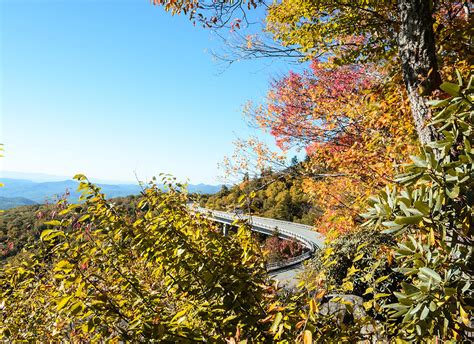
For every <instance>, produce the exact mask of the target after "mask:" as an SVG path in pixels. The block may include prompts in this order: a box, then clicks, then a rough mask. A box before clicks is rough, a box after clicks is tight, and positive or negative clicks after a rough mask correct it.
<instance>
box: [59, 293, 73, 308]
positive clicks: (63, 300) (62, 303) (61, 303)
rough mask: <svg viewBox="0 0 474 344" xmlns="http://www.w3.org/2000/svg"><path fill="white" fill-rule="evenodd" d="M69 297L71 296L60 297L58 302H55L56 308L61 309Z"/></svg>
mask: <svg viewBox="0 0 474 344" xmlns="http://www.w3.org/2000/svg"><path fill="white" fill-rule="evenodd" d="M71 299H72V296H66V297H63V298H62V299H60V300H59V301H58V303H57V304H56V310H58V311H60V310H61V309H63V308H64V307H65V306H66V305H67V304H68V302H69V301H70V300H71Z"/></svg>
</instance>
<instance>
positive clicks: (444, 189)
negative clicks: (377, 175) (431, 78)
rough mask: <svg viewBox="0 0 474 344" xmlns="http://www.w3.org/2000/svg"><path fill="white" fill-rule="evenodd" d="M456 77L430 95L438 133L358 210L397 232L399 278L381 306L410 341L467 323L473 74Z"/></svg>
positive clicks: (473, 185)
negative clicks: (438, 95) (437, 96)
mask: <svg viewBox="0 0 474 344" xmlns="http://www.w3.org/2000/svg"><path fill="white" fill-rule="evenodd" d="M458 81H459V83H458V84H453V83H443V84H442V85H441V89H442V90H444V91H445V92H446V93H448V94H449V95H450V96H451V97H450V98H448V99H444V100H441V101H434V102H432V105H433V106H434V107H437V108H440V109H441V111H439V112H438V113H437V114H436V115H435V117H434V118H433V122H432V125H433V126H435V128H436V129H437V132H438V135H439V138H438V140H437V141H435V142H431V143H430V144H428V145H427V146H426V147H424V149H423V152H422V154H421V155H420V156H418V157H413V158H412V160H413V164H412V165H410V166H408V167H407V169H406V173H405V174H404V175H401V176H399V178H398V182H399V184H400V185H401V187H400V188H393V189H391V190H390V189H387V190H386V191H384V192H382V193H381V194H380V196H379V197H377V198H374V199H373V200H372V208H371V209H369V212H368V213H367V214H366V215H365V216H366V218H367V219H368V221H367V223H366V226H368V227H376V228H378V227H382V228H385V229H387V231H388V232H390V233H394V234H397V235H399V236H400V239H399V240H398V241H399V243H398V245H397V248H396V253H395V255H396V260H397V264H398V266H399V267H398V269H397V271H399V272H401V273H403V275H404V276H405V278H406V281H405V282H403V283H402V289H401V290H400V291H399V292H395V293H394V295H395V296H396V297H397V299H398V301H397V302H396V303H393V304H391V305H388V306H387V309H388V312H389V314H390V316H391V317H392V318H395V319H398V321H400V322H401V323H400V324H398V323H397V326H396V328H395V329H392V330H393V331H395V332H396V333H398V334H399V335H402V336H403V337H405V338H407V339H410V340H426V339H429V338H433V337H438V338H441V339H453V338H454V339H467V338H466V336H467V333H468V332H471V335H472V333H473V332H472V331H473V330H474V329H473V328H472V326H473V322H472V309H473V304H474V303H473V301H474V300H473V296H474V292H473V289H472V285H471V284H472V281H473V277H474V259H473V239H474V237H473V230H474V212H473V208H474V150H473V144H474V125H473V123H474V104H473V102H474V78H473V77H472V76H471V77H470V79H469V81H468V82H467V83H465V82H464V81H463V80H462V77H461V75H459V73H458ZM471 339H472V337H471Z"/></svg>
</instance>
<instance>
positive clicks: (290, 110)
mask: <svg viewBox="0 0 474 344" xmlns="http://www.w3.org/2000/svg"><path fill="white" fill-rule="evenodd" d="M153 4H155V5H157V6H161V7H163V8H164V9H165V10H166V11H168V12H170V13H171V14H180V13H183V14H185V15H187V16H189V18H190V20H191V21H192V22H194V23H195V24H196V23H199V24H202V25H203V26H204V27H205V28H208V29H212V30H231V31H232V32H234V33H236V35H237V37H238V38H240V39H241V42H240V44H234V45H233V46H232V47H231V48H232V54H230V55H227V56H226V57H225V59H227V61H228V62H230V63H234V62H236V61H238V60H241V59H244V58H248V59H252V58H289V59H294V60H293V61H294V62H297V63H298V62H299V63H301V64H302V65H301V66H299V67H301V68H298V70H299V72H290V73H288V74H287V75H284V76H281V77H279V78H275V80H274V81H273V82H272V83H271V85H270V87H269V90H268V93H267V97H266V99H265V101H264V102H262V103H260V104H250V105H249V106H247V107H246V108H245V111H246V116H247V118H250V119H251V121H252V123H253V124H254V125H256V126H258V127H259V128H261V129H262V130H263V131H264V132H266V133H269V134H270V135H272V136H273V137H274V139H275V142H276V144H277V146H278V147H279V149H280V150H281V151H276V152H274V151H271V150H270V149H269V148H268V147H266V146H265V145H264V144H263V143H261V142H258V141H257V140H255V139H254V138H251V139H248V140H246V139H245V138H243V139H242V140H240V141H238V142H237V144H236V151H237V153H236V154H235V155H234V156H233V157H232V158H230V159H226V160H225V162H224V166H225V168H226V169H227V171H228V172H229V173H235V172H238V173H241V174H242V173H243V174H244V176H245V177H244V179H243V181H242V183H240V184H239V185H237V186H234V187H231V188H224V189H223V190H222V191H221V192H220V193H219V194H218V195H216V196H211V197H209V198H207V200H206V199H203V200H202V201H203V202H204V201H205V202H206V206H209V207H215V208H223V209H225V208H227V207H231V208H232V207H235V203H237V207H239V208H241V209H246V210H250V211H251V212H255V213H259V214H264V215H266V216H272V217H279V218H285V219H289V220H293V221H299V222H305V223H311V222H312V224H313V225H314V228H315V230H317V231H320V232H322V233H325V234H326V237H327V238H328V240H327V242H326V245H325V246H324V248H323V249H321V250H320V251H319V252H317V254H316V255H315V257H314V258H313V259H312V261H310V262H309V263H308V264H306V266H305V269H304V272H303V274H302V276H301V283H300V284H299V286H298V288H297V289H296V290H292V291H289V290H281V289H279V288H278V286H277V285H275V284H274V283H273V282H272V280H271V279H269V278H268V275H267V273H266V271H265V264H264V259H263V254H262V251H261V247H260V245H259V244H258V242H256V241H255V240H254V239H253V236H252V235H251V233H250V231H249V228H248V225H247V224H246V223H245V222H236V223H235V225H236V227H237V228H238V229H237V232H236V234H235V235H231V236H223V235H221V233H220V231H219V229H218V228H217V225H216V224H215V223H212V222H211V221H209V220H208V219H206V218H205V217H204V216H201V215H199V214H195V213H193V212H190V211H189V208H188V207H187V203H188V202H189V201H190V198H189V197H188V195H187V194H186V193H185V192H183V191H182V188H181V185H179V184H177V183H176V182H175V180H173V179H172V178H170V177H166V176H165V177H163V182H164V183H165V184H166V185H167V186H168V191H167V192H162V191H160V190H159V189H158V188H157V186H156V185H155V184H154V182H152V183H150V184H149V185H148V186H147V188H146V189H145V190H144V193H143V196H142V197H141V198H140V200H137V202H132V203H128V205H127V206H125V205H124V204H116V203H114V202H111V201H109V200H107V199H106V198H105V196H104V195H103V194H101V192H100V190H99V189H98V188H97V187H95V186H94V185H93V184H91V183H89V182H88V180H87V179H86V177H85V176H83V175H78V176H76V179H77V180H78V181H79V182H80V186H79V189H80V191H81V192H82V193H83V196H82V202H83V203H82V204H80V205H78V204H68V203H67V202H64V201H63V202H59V203H58V204H57V205H51V207H52V209H51V211H50V212H49V213H48V221H47V222H45V223H44V225H46V226H47V229H46V230H43V231H42V232H41V234H39V233H38V232H39V230H40V228H38V229H35V230H34V231H36V232H35V234H36V235H38V234H39V240H38V241H36V242H35V243H33V246H34V248H32V249H31V250H29V251H27V252H23V256H22V259H21V260H13V261H12V263H9V264H6V265H5V266H2V268H1V270H0V298H1V299H0V317H1V319H2V320H1V322H2V327H1V329H0V331H1V332H0V333H1V338H2V339H3V340H5V341H9V342H17V341H39V342H55V341H70V342H78V343H79V342H100V341H108V340H110V341H114V342H120V341H124V342H150V341H158V342H196V341H198V342H199V341H202V342H223V343H224V342H229V343H238V342H243V343H248V342H257V343H259V342H281V343H288V342H302V343H305V344H308V343H313V342H317V343H320V342H321V343H325V342H338V343H339V342H349V343H352V342H362V341H365V342H378V341H379V342H394V343H405V342H426V343H440V342H470V341H472V340H473V332H474V326H473V315H472V313H473V312H472V311H473V304H474V302H473V301H474V300H473V297H474V291H473V288H472V286H471V284H472V281H473V280H474V279H473V277H474V276H473V275H474V271H473V267H474V261H473V229H474V212H473V206H474V150H473V148H472V146H473V144H474V122H473V121H474V77H473V75H472V59H473V56H474V54H473V53H474V51H473V50H474V48H473V39H472V37H473V35H472V34H473V25H472V24H473V19H472V15H471V11H472V4H471V2H464V1H455V0H444V1H430V0H398V1H394V0H393V1H392V0H391V1H371V0H364V1H358V0H352V1H346V0H341V1H329V0H311V1H309V0H281V1H276V2H268V3H267V2H265V1H253V0H250V1H244V0H237V1H225V0H224V1H221V2H215V1H207V0H193V1H189V0H184V1H178V2H177V1H174V0H154V1H153ZM256 8H259V9H261V12H262V13H264V14H265V17H264V18H262V20H263V21H264V23H265V27H264V28H263V29H262V31H261V32H260V33H259V34H249V35H246V34H245V30H246V27H247V25H250V23H251V22H252V21H251V19H250V18H249V17H250V16H251V15H252V14H253V13H255V12H254V9H256ZM150 10H153V9H150ZM291 148H296V149H301V150H305V152H306V154H307V156H308V158H307V159H306V160H305V162H304V164H301V166H298V168H291V166H288V165H287V163H286V161H287V159H286V157H285V156H284V153H285V152H286V151H287V150H289V149H291ZM251 157H255V158H254V159H253V160H252V159H251ZM270 169H271V170H272V171H273V172H272V173H268V171H269V170H270ZM266 171H267V172H266ZM290 172H291V173H290ZM262 174H263V176H262ZM250 176H252V177H250ZM253 176H258V177H257V178H253ZM35 228H36V227H35Z"/></svg>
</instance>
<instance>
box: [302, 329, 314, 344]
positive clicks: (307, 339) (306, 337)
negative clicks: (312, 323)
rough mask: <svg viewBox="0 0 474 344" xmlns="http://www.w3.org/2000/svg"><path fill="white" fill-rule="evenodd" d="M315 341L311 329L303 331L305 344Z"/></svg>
mask: <svg viewBox="0 0 474 344" xmlns="http://www.w3.org/2000/svg"><path fill="white" fill-rule="evenodd" d="M312 343H313V334H312V333H311V331H309V330H305V331H304V332H303V344H312Z"/></svg>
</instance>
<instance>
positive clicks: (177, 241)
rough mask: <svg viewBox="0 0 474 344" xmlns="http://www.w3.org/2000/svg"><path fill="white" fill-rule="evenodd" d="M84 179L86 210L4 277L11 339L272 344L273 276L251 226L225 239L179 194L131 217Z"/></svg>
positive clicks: (5, 332) (151, 193)
mask: <svg viewBox="0 0 474 344" xmlns="http://www.w3.org/2000/svg"><path fill="white" fill-rule="evenodd" d="M78 179H79V180H80V181H81V184H80V189H82V190H83V193H84V194H83V198H84V200H85V204H84V205H81V206H78V205H70V206H68V207H67V208H66V209H65V210H63V211H62V212H61V214H60V215H61V216H62V217H61V218H62V219H61V221H59V220H53V221H50V222H49V223H48V224H49V225H50V226H52V228H54V229H48V230H45V231H43V233H42V234H41V243H40V245H39V247H38V248H37V250H38V251H37V253H35V254H34V255H31V256H30V257H29V259H28V260H27V261H25V262H23V263H22V264H21V265H19V266H7V267H5V268H4V269H2V271H1V276H0V278H1V298H2V301H1V316H2V321H1V322H2V336H3V338H4V339H8V340H13V341H16V340H35V341H40V342H48V341H56V340H58V341H59V340H65V339H67V340H72V341H90V340H92V341H95V340H99V339H100V340H107V339H120V340H129V341H134V342H135V341H148V340H150V339H159V340H168V341H178V340H212V338H214V339H219V338H220V339H223V338H226V337H230V336H234V335H235V334H236V331H240V332H241V333H242V334H243V335H245V336H246V337H252V338H255V339H256V340H264V339H265V336H267V335H268V334H267V333H266V332H265V330H266V329H265V324H263V323H260V322H259V320H260V319H263V318H264V317H265V310H264V308H263V304H262V300H264V299H265V298H264V295H265V294H266V293H267V291H266V287H265V285H264V278H265V270H264V266H263V264H262V260H261V259H260V254H259V251H258V246H256V245H255V244H254V242H253V241H252V240H251V237H250V235H249V231H248V230H247V229H246V228H245V227H244V226H243V225H242V226H240V227H239V230H238V233H237V235H235V236H231V237H224V236H222V235H221V234H220V233H219V231H218V229H217V228H216V227H215V225H213V224H212V223H210V222H209V221H207V220H206V219H204V218H202V217H201V216H199V215H194V214H192V213H190V212H189V211H188V209H187V208H186V196H185V194H183V193H180V192H178V191H176V190H175V189H174V188H173V186H170V190H169V192H167V193H163V192H160V191H159V190H158V189H157V188H156V187H155V186H154V185H151V186H150V187H149V188H147V189H146V190H145V192H144V197H143V199H142V201H141V202H140V203H138V204H137V208H136V209H135V211H136V216H130V214H129V210H127V209H124V208H123V207H117V206H116V205H114V204H113V203H109V201H106V200H105V198H104V195H102V194H100V192H99V190H98V189H97V188H96V187H94V186H93V185H91V184H89V183H88V182H87V180H86V179H85V178H84V177H83V176H78Z"/></svg>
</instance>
